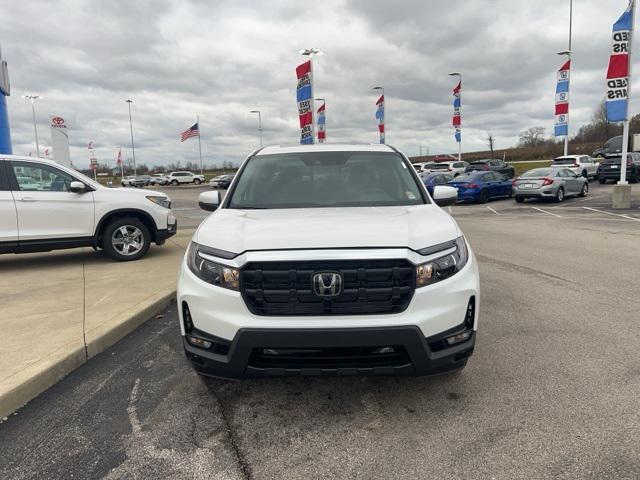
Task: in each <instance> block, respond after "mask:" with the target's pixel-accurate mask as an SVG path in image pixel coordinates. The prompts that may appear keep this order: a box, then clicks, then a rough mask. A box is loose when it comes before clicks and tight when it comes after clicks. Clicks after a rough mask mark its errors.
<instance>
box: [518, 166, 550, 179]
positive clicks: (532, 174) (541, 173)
mask: <svg viewBox="0 0 640 480" xmlns="http://www.w3.org/2000/svg"><path fill="white" fill-rule="evenodd" d="M551 172H552V170H551V169H550V168H534V169H533V170H529V171H528V172H524V173H523V174H522V175H520V178H538V177H546V176H547V175H551Z"/></svg>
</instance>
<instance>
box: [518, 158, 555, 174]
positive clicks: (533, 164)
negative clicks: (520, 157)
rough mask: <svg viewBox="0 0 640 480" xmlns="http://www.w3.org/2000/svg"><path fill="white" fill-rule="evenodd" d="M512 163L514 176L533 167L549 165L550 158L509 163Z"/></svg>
mask: <svg viewBox="0 0 640 480" xmlns="http://www.w3.org/2000/svg"><path fill="white" fill-rule="evenodd" d="M510 165H513V168H515V169H516V177H517V176H520V175H522V174H523V173H524V172H526V171H527V170H531V169H533V168H544V167H548V166H549V165H551V160H544V161H539V162H518V163H510Z"/></svg>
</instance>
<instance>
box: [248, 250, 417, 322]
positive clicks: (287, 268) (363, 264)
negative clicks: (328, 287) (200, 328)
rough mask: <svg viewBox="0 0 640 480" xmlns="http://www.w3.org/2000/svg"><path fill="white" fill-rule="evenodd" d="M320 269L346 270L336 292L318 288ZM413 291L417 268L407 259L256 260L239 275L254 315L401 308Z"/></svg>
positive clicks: (351, 312)
mask: <svg viewBox="0 0 640 480" xmlns="http://www.w3.org/2000/svg"><path fill="white" fill-rule="evenodd" d="M320 272H335V273H339V274H341V275H342V279H343V281H342V291H341V293H340V294H339V295H337V296H334V297H329V296H319V295H317V294H316V293H315V292H314V287H313V284H312V279H313V276H314V274H316V273H320ZM414 290H415V268H414V266H413V265H412V264H411V263H410V262H409V261H407V260H404V259H398V260H336V261H299V262H253V263H249V264H247V265H245V266H244V267H243V268H242V270H241V274H240V291H241V293H242V298H243V299H244V301H245V303H246V305H247V307H248V308H249V310H250V311H251V313H253V314H255V315H270V316H281V315H282V316H286V315H297V316H300V315H364V314H385V313H399V312H402V311H404V310H405V309H406V308H407V307H408V306H409V302H410V301H411V298H412V296H413V292H414Z"/></svg>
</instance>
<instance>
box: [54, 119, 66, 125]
mask: <svg viewBox="0 0 640 480" xmlns="http://www.w3.org/2000/svg"><path fill="white" fill-rule="evenodd" d="M51 122H52V123H53V124H54V125H64V118H62V117H53V118H52V119H51Z"/></svg>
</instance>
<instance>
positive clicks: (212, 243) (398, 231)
mask: <svg viewBox="0 0 640 480" xmlns="http://www.w3.org/2000/svg"><path fill="white" fill-rule="evenodd" d="M458 232H459V229H458V227H457V225H456V223H455V221H454V220H453V218H451V216H450V215H449V214H448V213H446V212H445V211H444V210H442V209H441V208H439V207H438V206H436V205H433V204H430V205H416V206H409V207H406V206H404V207H358V208H305V209H273V210H234V209H221V210H218V211H216V212H214V213H213V214H211V215H210V216H209V217H208V218H207V219H206V220H205V221H204V222H203V223H202V224H201V225H200V227H199V228H198V230H197V231H196V233H195V235H194V237H193V240H194V241H195V242H197V243H200V244H202V245H206V246H209V247H213V248H218V249H220V250H225V251H228V252H234V253H243V252H245V251H250V250H252V251H256V250H288V249H301V248H304V249H322V248H358V247H360V248H362V247H409V248H411V249H414V250H419V249H421V248H425V247H429V246H432V245H437V244H439V243H443V242H446V241H449V240H453V239H455V238H456V237H457V236H458V235H460V234H459V233H458Z"/></svg>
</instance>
